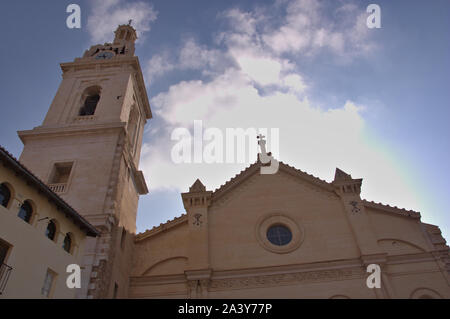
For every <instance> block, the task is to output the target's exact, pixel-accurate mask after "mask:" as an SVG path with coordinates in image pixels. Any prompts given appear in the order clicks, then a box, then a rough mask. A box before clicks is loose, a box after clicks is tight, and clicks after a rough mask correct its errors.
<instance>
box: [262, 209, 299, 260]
mask: <svg viewBox="0 0 450 319" xmlns="http://www.w3.org/2000/svg"><path fill="white" fill-rule="evenodd" d="M255 231H256V234H255V235H256V238H257V240H258V242H259V243H260V244H261V246H263V247H264V248H265V249H267V250H269V251H271V252H274V253H278V254H286V253H290V252H292V251H294V250H296V249H297V248H298V247H299V246H300V245H301V243H302V242H303V237H304V232H303V229H302V228H301V227H299V225H298V224H297V223H296V222H295V221H294V220H293V219H291V218H290V217H288V216H286V215H284V214H281V213H272V214H267V215H265V216H262V217H261V218H260V219H259V221H258V222H257V224H256V229H255Z"/></svg>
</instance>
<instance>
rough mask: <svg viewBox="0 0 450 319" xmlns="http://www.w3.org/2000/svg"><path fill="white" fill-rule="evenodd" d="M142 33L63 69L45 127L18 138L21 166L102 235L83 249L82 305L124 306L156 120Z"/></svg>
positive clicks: (122, 33)
mask: <svg viewBox="0 0 450 319" xmlns="http://www.w3.org/2000/svg"><path fill="white" fill-rule="evenodd" d="M136 39H137V36H136V31H135V30H134V28H133V27H132V26H131V25H121V26H119V27H118V28H117V30H116V31H115V39H114V42H113V43H105V44H103V45H95V46H92V47H91V48H90V49H89V50H87V51H86V52H85V53H84V55H83V57H81V58H76V59H75V60H74V61H73V62H69V63H62V64H61V69H62V73H63V75H62V77H63V79H62V82H61V84H60V86H59V88H58V91H57V93H56V96H55V98H54V100H53V102H52V104H51V106H50V108H49V110H48V113H47V115H46V117H45V119H44V122H43V123H42V125H41V126H38V127H35V128H34V129H32V130H28V131H20V132H18V134H19V137H20V139H21V140H22V142H23V144H24V149H23V152H22V155H21V157H20V160H21V161H22V163H23V164H25V165H26V166H27V167H28V168H29V169H30V170H31V171H32V172H33V173H34V174H36V175H37V176H38V177H40V178H41V179H42V180H43V181H44V182H46V183H47V184H48V185H49V187H50V188H51V189H53V190H54V191H55V192H56V193H58V194H59V195H60V196H61V197H62V198H63V199H65V200H66V201H67V202H68V203H69V204H70V205H71V206H72V207H73V208H75V209H76V210H77V211H78V212H79V213H80V214H81V215H83V216H84V217H85V218H86V219H87V220H88V221H89V222H90V223H91V224H93V225H94V226H96V227H97V228H98V229H99V230H101V232H102V235H101V236H100V237H98V238H96V239H91V240H90V241H88V243H87V246H86V247H85V251H86V253H85V256H84V265H80V266H82V267H83V277H82V287H81V289H79V297H80V298H125V297H127V295H128V281H129V270H130V268H131V266H130V262H131V259H132V258H131V257H132V256H131V255H132V250H133V237H134V234H135V232H136V213H137V206H138V199H139V195H142V194H146V193H148V190H147V185H146V183H145V180H144V176H143V174H142V172H141V171H139V170H138V166H139V157H140V152H141V144H142V137H143V132H144V125H145V124H146V122H147V120H148V119H150V118H151V117H152V114H151V110H150V105H149V101H148V97H147V93H146V89H145V84H144V79H143V76H142V71H141V67H140V64H139V59H138V58H137V57H136V56H134V50H135V48H134V43H135V41H136Z"/></svg>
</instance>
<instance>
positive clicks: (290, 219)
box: [19, 25, 450, 298]
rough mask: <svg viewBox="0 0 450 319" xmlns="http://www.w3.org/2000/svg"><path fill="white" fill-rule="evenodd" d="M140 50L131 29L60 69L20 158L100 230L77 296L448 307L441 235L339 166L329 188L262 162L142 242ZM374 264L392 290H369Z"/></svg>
mask: <svg viewBox="0 0 450 319" xmlns="http://www.w3.org/2000/svg"><path fill="white" fill-rule="evenodd" d="M135 40H136V33H135V30H134V29H133V28H132V27H131V26H129V25H128V26H125V25H124V26H120V27H119V28H118V30H117V31H116V38H115V40H114V42H113V43H107V44H105V45H96V46H93V47H91V48H90V49H89V50H87V51H86V52H85V53H84V55H83V57H82V58H77V59H75V61H74V62H71V63H63V64H61V68H62V71H63V80H62V83H61V85H60V87H59V89H58V92H57V94H56V96H55V99H54V101H53V103H52V105H51V106H50V109H49V111H48V113H47V116H46V118H45V120H44V122H43V124H42V126H39V127H36V128H34V129H33V130H30V131H22V132H19V136H20V138H21V140H22V141H23V143H24V150H23V153H22V155H21V158H20V160H21V161H22V162H23V163H24V164H25V165H26V166H27V167H29V168H30V169H31V170H32V171H33V173H35V174H36V175H37V176H39V177H40V178H41V179H42V180H44V181H45V182H46V183H47V184H48V185H49V187H50V188H52V189H53V190H54V191H55V192H57V193H58V194H59V195H60V196H61V197H62V198H64V199H65V200H66V201H67V202H68V203H70V204H71V205H72V206H73V207H74V208H75V209H76V210H77V211H78V212H79V213H80V214H82V215H83V216H84V217H85V218H86V219H87V220H88V221H89V222H90V223H92V224H93V225H95V226H96V227H97V229H99V230H100V231H101V233H102V234H101V236H100V237H98V238H95V239H90V240H88V241H87V243H86V247H85V253H84V259H83V266H84V268H85V274H84V275H85V277H84V279H83V282H82V288H81V290H80V291H79V292H78V297H80V298H450V276H449V271H450V259H449V247H448V246H447V245H446V242H445V240H444V239H443V238H442V236H441V234H440V231H439V228H438V227H437V226H434V225H429V224H425V223H422V222H421V220H420V214H419V213H418V212H414V211H408V210H404V209H399V208H396V207H390V206H388V205H384V204H377V203H373V202H369V201H366V200H363V199H361V197H360V191H361V186H362V180H361V179H353V178H352V177H351V176H350V175H348V174H346V173H344V172H342V171H341V170H339V169H337V170H336V175H335V180H334V181H333V182H331V183H329V182H326V181H322V180H320V179H318V178H316V177H313V176H311V175H308V174H306V173H304V172H302V171H300V170H298V169H295V168H293V167H290V166H288V165H286V164H283V163H280V167H279V170H278V172H277V173H276V174H268V175H267V174H261V173H260V169H261V163H260V162H257V163H255V164H253V165H251V166H250V167H248V168H247V169H246V170H244V171H243V172H241V174H239V175H237V176H236V177H234V178H233V179H231V180H230V181H229V182H227V183H225V184H224V185H223V186H222V187H220V188H219V189H217V190H215V191H207V190H206V188H205V187H204V186H203V184H202V183H201V182H200V181H199V180H197V181H196V182H195V183H194V184H193V185H192V187H191V188H190V190H189V192H187V193H183V194H181V196H182V199H183V203H184V206H185V209H186V214H184V215H182V216H180V217H178V218H175V219H173V220H172V221H169V222H167V223H165V224H162V225H160V226H158V227H155V228H153V229H151V230H148V231H146V232H144V233H141V234H137V235H136V234H135V233H136V213H137V203H138V198H139V195H142V194H146V193H147V192H148V191H147V186H146V184H145V180H144V178H143V175H142V172H140V171H139V170H138V166H139V157H140V148H141V144H142V136H143V129H144V125H145V123H146V121H147V120H148V119H150V118H151V116H152V115H151V111H150V105H149V102H148V97H147V94H146V89H145V84H144V81H143V77H142V73H141V69H140V65H139V60H138V58H137V57H136V56H134V41H135ZM149 178H150V180H151V176H149ZM150 196H151V195H150ZM282 232H284V233H282ZM270 234H272V235H270ZM273 236H275V237H273ZM276 236H278V237H276ZM282 236H283V238H282ZM371 264H376V265H379V267H380V269H381V274H380V278H381V287H380V288H369V287H368V286H367V284H366V280H367V277H368V275H369V273H368V272H367V266H368V265H371Z"/></svg>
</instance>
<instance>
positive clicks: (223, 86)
mask: <svg viewBox="0 0 450 319" xmlns="http://www.w3.org/2000/svg"><path fill="white" fill-rule="evenodd" d="M280 3H281V4H283V3H284V2H279V3H278V5H280ZM321 10H322V8H321V6H320V5H319V4H318V2H317V1H313V0H308V1H305V0H303V1H295V2H291V1H290V2H288V10H287V14H286V16H285V17H284V19H283V21H282V23H281V25H280V26H278V27H274V26H271V25H270V24H269V23H267V19H266V18H265V16H264V15H263V14H262V13H261V12H263V11H258V12H256V13H255V12H241V11H240V10H237V9H233V10H229V11H227V12H226V13H224V14H223V16H224V17H226V19H229V20H230V22H231V23H230V28H229V29H227V30H223V31H222V32H221V33H220V35H219V37H218V43H220V44H224V47H225V49H224V50H222V51H219V50H218V49H216V48H211V47H206V46H202V45H199V44H198V43H197V42H196V41H194V40H192V39H188V40H187V41H185V42H184V43H183V45H182V49H181V50H180V54H178V56H176V57H170V58H169V57H166V58H165V59H167V60H168V61H169V62H166V64H164V63H165V62H164V61H163V59H162V58H161V56H154V57H153V58H152V59H151V60H150V64H153V65H154V66H155V69H154V70H151V71H150V72H153V74H154V75H158V74H161V73H162V72H163V71H162V70H181V71H182V70H186V69H199V70H201V71H202V72H204V73H208V74H210V78H208V79H207V80H205V79H203V80H198V79H193V80H190V81H182V82H179V83H176V84H174V85H172V86H171V87H170V88H169V89H168V90H167V91H165V92H161V93H159V94H158V95H157V96H155V97H153V98H152V100H151V104H152V107H153V110H154V113H155V114H156V116H157V117H158V118H159V119H161V120H162V121H163V126H164V133H161V131H160V132H158V134H159V135H158V138H152V137H148V138H147V139H146V140H147V141H148V142H147V143H146V144H145V145H144V151H143V153H142V159H141V167H142V168H143V170H144V171H145V175H146V176H149V177H150V176H151V178H150V179H149V183H148V184H149V187H150V188H151V189H153V190H156V189H176V190H178V191H186V190H187V189H188V187H189V186H190V185H191V184H192V183H193V182H194V181H195V179H196V178H200V179H201V180H202V181H203V182H204V183H205V184H206V186H207V188H208V189H214V188H217V187H219V186H220V185H221V184H223V183H225V182H226V180H228V179H229V178H231V177H233V176H234V175H235V174H236V173H238V172H239V171H240V170H241V169H243V168H244V167H245V166H246V164H247V165H248V164H250V162H251V160H255V159H256V153H254V154H249V155H250V159H249V161H248V162H247V163H246V164H205V163H202V164H175V163H174V162H173V161H172V159H171V148H172V147H173V146H174V144H175V141H171V140H170V135H171V132H172V131H173V130H174V129H175V128H177V127H184V128H188V129H190V130H191V133H193V132H192V125H193V122H194V120H203V124H204V129H206V128H208V127H214V128H218V129H219V130H221V132H223V134H224V135H225V130H226V128H244V129H245V128H256V129H258V128H268V129H270V128H278V129H279V132H280V144H279V150H280V154H279V155H280V159H281V160H282V161H283V162H286V163H288V164H290V165H293V166H296V167H298V168H300V169H302V170H305V171H307V172H308V173H311V174H314V175H315V176H319V177H321V178H323V179H327V180H331V179H332V177H333V173H334V168H335V167H336V166H338V167H340V168H342V169H344V170H346V171H347V172H348V173H350V174H352V176H353V177H355V178H358V177H364V178H365V181H364V183H363V195H364V194H366V193H365V192H366V190H367V194H368V197H369V199H373V200H377V201H384V202H387V203H390V204H394V205H398V206H408V208H414V207H417V206H416V205H415V203H416V199H415V198H414V196H411V195H410V194H413V192H412V191H402V192H399V191H398V190H400V189H402V190H405V189H408V185H407V184H406V183H405V182H404V180H403V178H402V176H400V175H399V173H398V172H397V170H396V169H395V167H394V165H393V164H392V163H391V161H390V159H389V158H388V157H387V156H386V155H384V154H382V153H380V152H379V151H378V150H376V149H374V148H373V147H372V146H370V145H369V144H368V143H367V142H366V141H365V139H364V130H365V121H364V117H363V112H365V111H366V110H365V107H364V106H361V105H355V103H353V102H351V101H347V102H346V103H345V104H344V105H341V106H338V107H337V108H334V109H323V108H318V107H317V106H315V105H314V104H312V103H311V102H310V101H309V99H308V97H307V93H308V90H307V89H308V87H309V86H310V85H311V84H310V83H308V82H307V81H305V78H304V77H303V76H302V74H301V70H299V68H298V66H297V65H296V63H295V61H294V60H293V59H292V58H288V57H287V56H285V55H284V54H285V53H289V54H299V53H301V54H307V53H308V54H314V53H315V52H317V50H321V49H325V48H328V49H329V50H330V52H331V53H332V54H335V55H338V56H340V55H346V56H355V55H357V54H363V53H364V52H365V51H366V50H367V48H369V47H370V43H369V42H368V40H367V39H366V34H365V32H366V31H365V30H364V29H362V27H361V26H360V24H359V22H361V21H362V20H361V18H360V17H359V16H358V15H355V16H354V17H358V18H357V19H356V20H357V21H356V22H355V21H353V22H351V23H349V22H348V21H346V22H345V23H343V24H342V25H339V26H334V27H336V28H332V26H331V25H330V23H328V22H327V21H326V20H324V18H323V14H322V11H321ZM267 11H270V10H266V11H264V12H267ZM356 11H357V9H356V8H355V6H342V8H341V9H340V12H343V14H346V15H348V16H352V15H353V14H354V13H355V12H356ZM358 21H359V22H358ZM264 23H266V25H265V26H261V25H260V24H264ZM350 31H352V32H353V33H352V34H350V33H349V32H350ZM350 51H351V52H350ZM349 52H350V53H349ZM224 60H227V61H226V62H224ZM170 61H175V62H170ZM158 65H159V66H158ZM164 65H165V66H164ZM158 67H159V68H158ZM324 94H326V92H324ZM268 142H270V138H269V141H268ZM204 144H207V142H204ZM271 149H274V146H273V145H269V150H271ZM386 181H389V182H388V183H386Z"/></svg>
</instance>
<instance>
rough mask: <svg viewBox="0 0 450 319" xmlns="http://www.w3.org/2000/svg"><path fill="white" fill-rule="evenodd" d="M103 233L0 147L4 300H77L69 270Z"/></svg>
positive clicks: (0, 253) (0, 264) (0, 262)
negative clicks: (90, 241)
mask: <svg viewBox="0 0 450 319" xmlns="http://www.w3.org/2000/svg"><path fill="white" fill-rule="evenodd" d="M98 234H99V232H98V231H97V230H96V229H95V228H94V227H93V226H92V225H90V224H89V223H88V222H87V221H86V220H85V219H84V218H83V217H82V216H80V215H79V214H78V213H77V212H76V211H75V210H74V209H73V208H72V207H71V206H70V205H69V204H67V203H66V202H65V201H64V200H63V199H61V198H60V197H59V196H58V195H56V194H55V193H54V192H53V191H52V190H51V189H50V188H49V187H48V186H46V185H45V184H44V183H43V182H42V181H41V180H40V179H39V178H37V177H36V176H35V175H34V174H33V173H32V172H30V171H29V170H28V169H27V168H26V167H25V166H23V165H22V164H21V163H20V162H18V161H17V160H16V159H15V158H14V157H13V156H12V155H10V154H9V153H8V152H7V151H6V150H5V149H3V148H1V147H0V267H1V268H0V298H75V296H76V291H77V289H76V288H75V289H71V288H69V287H68V286H67V285H66V280H67V277H68V275H69V274H70V273H67V272H66V270H67V266H68V265H72V264H76V265H81V264H82V256H83V253H84V244H85V241H86V238H87V237H96V236H97V235H98Z"/></svg>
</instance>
